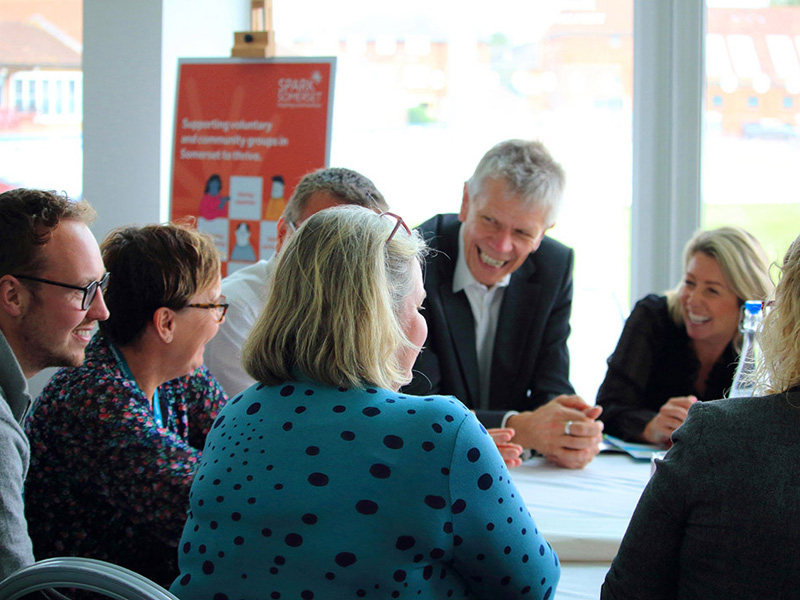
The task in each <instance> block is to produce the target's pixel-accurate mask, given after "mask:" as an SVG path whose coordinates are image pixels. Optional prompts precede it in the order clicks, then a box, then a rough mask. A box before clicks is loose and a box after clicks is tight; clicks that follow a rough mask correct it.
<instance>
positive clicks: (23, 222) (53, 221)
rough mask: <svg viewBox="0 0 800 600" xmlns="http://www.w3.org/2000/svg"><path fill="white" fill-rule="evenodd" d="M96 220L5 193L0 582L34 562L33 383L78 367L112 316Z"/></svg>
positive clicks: (0, 262)
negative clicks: (42, 375)
mask: <svg viewBox="0 0 800 600" xmlns="http://www.w3.org/2000/svg"><path fill="white" fill-rule="evenodd" d="M93 218H94V210H93V209H92V208H91V207H90V206H89V205H88V204H87V203H86V202H72V201H70V200H69V199H68V198H65V197H62V196H58V195H56V194H53V193H51V192H45V191H40V190H29V189H16V190H11V191H9V192H5V193H3V194H0V580H2V579H3V578H4V577H6V576H8V575H10V574H11V573H13V572H14V571H16V570H18V569H20V568H21V567H24V566H26V565H28V564H30V563H32V562H33V552H32V549H31V542H30V539H29V537H28V530H27V525H26V522H25V517H24V512H23V484H24V481H25V476H26V474H27V470H28V463H29V458H30V448H29V444H28V440H27V438H26V437H25V434H24V432H23V430H22V428H21V427H20V423H21V421H22V419H23V417H24V416H25V413H26V411H27V410H28V407H29V405H30V396H29V395H28V385H27V381H26V379H28V378H30V377H33V376H34V375H35V374H36V373H38V372H39V371H41V370H42V369H44V368H46V367H59V366H79V365H80V364H81V363H82V362H83V359H84V349H85V348H86V345H87V344H88V343H89V340H90V339H91V336H92V332H93V330H94V328H95V325H96V323H97V322H98V321H103V320H105V319H107V318H108V309H107V308H106V305H105V302H104V300H103V294H102V290H103V289H105V286H106V283H107V281H108V274H107V273H106V272H105V268H104V267H103V260H102V258H101V256H100V250H99V248H98V246H97V242H96V241H95V239H94V236H93V235H92V233H91V231H90V230H89V227H88V224H89V223H90V222H91V221H92V219H93Z"/></svg>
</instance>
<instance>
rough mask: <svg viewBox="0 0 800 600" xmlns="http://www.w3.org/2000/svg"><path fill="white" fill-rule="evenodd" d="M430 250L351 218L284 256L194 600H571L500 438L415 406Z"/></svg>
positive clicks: (219, 444) (232, 416) (345, 215)
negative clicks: (405, 388)
mask: <svg viewBox="0 0 800 600" xmlns="http://www.w3.org/2000/svg"><path fill="white" fill-rule="evenodd" d="M424 252H425V247H424V243H423V242H422V240H421V238H420V237H419V236H418V235H417V234H416V232H411V231H409V229H408V228H407V227H406V225H405V223H403V221H402V220H401V219H400V218H399V217H395V216H394V215H390V214H384V215H381V216H378V215H377V214H376V213H374V212H372V211H370V210H368V209H364V208H360V207H349V206H348V207H337V208H332V209H329V210H325V211H322V212H320V213H317V214H316V215H314V216H312V217H311V218H310V219H308V220H307V221H306V222H304V224H303V225H302V226H301V227H300V228H299V229H298V231H297V233H296V234H295V235H294V236H293V237H292V238H291V239H290V241H289V243H288V244H287V246H286V247H285V248H284V249H283V251H282V253H281V257H280V260H279V263H278V265H277V267H276V271H275V275H274V279H273V286H272V292H271V294H270V297H269V299H268V301H267V305H266V307H265V309H264V311H263V312H262V314H261V316H260V317H259V320H258V321H257V323H256V326H255V329H254V331H253V334H252V335H251V337H250V339H249V340H248V341H247V343H246V345H245V348H244V354H243V355H244V366H245V368H246V370H247V371H248V372H249V373H250V375H251V376H252V377H253V378H254V379H255V380H256V381H258V382H260V383H257V384H256V385H254V386H252V387H250V388H249V389H247V390H246V391H244V392H243V393H242V394H240V395H239V396H237V397H235V398H233V399H232V400H231V401H230V402H229V403H228V405H227V406H225V408H224V409H223V410H222V411H221V412H220V415H219V417H218V418H217V420H216V422H215V423H214V426H213V427H212V429H211V432H210V433H209V436H208V439H207V442H206V447H205V450H204V452H203V458H202V462H201V465H200V468H199V470H198V472H197V475H196V478H195V481H194V484H193V486H192V491H191V494H190V512H189V519H188V520H187V523H186V527H185V529H184V532H183V536H182V538H181V543H180V545H179V548H178V560H179V567H180V575H179V576H178V578H177V579H176V580H175V582H174V583H173V585H172V587H171V591H172V592H173V593H174V594H176V595H177V596H179V597H180V598H181V599H182V600H201V599H207V600H225V599H230V600H233V599H236V600H239V599H259V600H262V599H288V598H292V599H294V598H300V599H303V600H310V599H332V598H430V599H432V598H436V599H438V598H491V599H500V598H525V599H546V598H552V597H553V596H554V594H555V590H556V584H557V583H558V578H559V574H560V566H559V561H558V558H557V556H556V555H555V553H554V552H553V550H552V548H551V547H550V546H549V544H548V543H547V542H546V541H545V540H544V538H543V537H542V535H541V533H540V532H539V531H538V530H537V528H536V524H535V523H534V521H533V519H532V517H531V515H530V514H529V513H528V510H527V508H526V506H525V503H524V501H523V499H522V497H521V496H520V494H519V492H518V491H517V489H516V487H515V486H514V483H513V482H512V480H511V478H510V476H509V473H508V470H507V469H506V466H505V465H504V463H503V459H502V457H501V456H500V454H499V452H498V450H497V447H496V446H495V444H494V442H493V441H492V439H491V437H490V436H489V435H488V434H487V432H486V430H485V429H484V428H483V427H482V426H481V425H480V424H479V423H478V421H477V420H476V419H475V417H474V416H473V415H472V414H471V413H470V411H469V410H467V409H466V408H465V407H464V405H463V404H461V403H460V402H459V401H458V400H456V399H455V398H452V397H443V396H431V397H417V396H408V395H402V394H399V393H398V392H397V390H398V389H399V388H400V386H401V385H403V384H405V383H407V382H408V381H410V380H411V367H412V366H413V364H414V360H415V358H416V356H417V354H418V353H419V351H420V348H421V346H422V345H423V343H424V341H425V337H426V335H427V328H426V325H425V320H424V319H423V317H422V316H421V315H420V314H419V309H420V307H421V305H422V301H423V299H424V295H425V291H424V288H423V285H422V272H421V267H420V264H421V260H422V258H423V254H424Z"/></svg>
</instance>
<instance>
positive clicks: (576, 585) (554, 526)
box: [511, 453, 650, 600]
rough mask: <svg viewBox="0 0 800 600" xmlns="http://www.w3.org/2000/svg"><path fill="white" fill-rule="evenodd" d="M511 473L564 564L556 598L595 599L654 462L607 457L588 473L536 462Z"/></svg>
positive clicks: (599, 458) (594, 463)
mask: <svg viewBox="0 0 800 600" xmlns="http://www.w3.org/2000/svg"><path fill="white" fill-rule="evenodd" d="M511 475H512V477H513V479H514V483H515V484H516V486H517V488H518V489H519V491H520V493H521V494H522V496H523V498H525V503H526V504H527V505H528V508H529V509H530V511H531V515H533V519H534V521H536V525H537V527H538V528H539V530H540V531H541V532H542V534H543V535H544V537H545V539H546V540H547V541H548V542H550V544H551V545H552V546H553V548H554V549H555V551H556V553H557V554H558V557H559V559H560V560H561V567H562V571H561V582H560V583H559V585H558V591H557V594H556V597H557V598H558V600H587V599H589V598H592V599H597V598H598V597H599V593H600V586H601V584H602V582H603V579H604V578H605V574H606V572H607V571H608V567H609V566H610V565H611V560H612V559H613V558H614V556H616V554H617V550H618V549H619V544H620V541H622V536H623V535H624V534H625V530H626V529H627V527H628V522H629V521H630V518H631V515H632V514H633V510H634V508H636V503H637V502H638V501H639V496H640V495H641V493H642V490H643V489H644V486H645V485H647V482H648V480H649V479H650V463H649V462H648V461H637V460H634V459H633V458H631V457H629V456H628V455H627V454H616V453H603V454H600V455H599V456H597V457H596V458H595V459H594V460H593V461H592V462H591V463H589V464H588V465H587V466H586V467H585V468H584V469H581V470H573V469H562V468H559V467H555V466H552V465H551V464H550V463H548V462H547V461H546V460H544V459H542V458H534V459H532V460H530V461H527V462H526V463H525V464H524V465H523V466H521V467H518V468H516V469H513V470H512V471H511Z"/></svg>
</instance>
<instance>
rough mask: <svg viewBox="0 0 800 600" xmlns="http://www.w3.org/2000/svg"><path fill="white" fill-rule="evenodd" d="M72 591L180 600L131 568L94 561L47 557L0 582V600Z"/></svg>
mask: <svg viewBox="0 0 800 600" xmlns="http://www.w3.org/2000/svg"><path fill="white" fill-rule="evenodd" d="M54 588H72V589H79V590H88V591H90V592H96V593H98V594H104V595H106V596H108V597H109V598H114V599H115V600H178V598H176V597H175V596H173V595H172V594H170V593H169V592H168V591H167V590H165V589H164V588H162V587H161V586H160V585H158V584H156V583H154V582H152V581H150V580H149V579H147V578H146V577H144V576H142V575H139V574H138V573H134V572H133V571H131V570H130V569H126V568H124V567H120V566H118V565H114V564H111V563H108V562H105V561H102V560H96V559H93V558H77V557H71V556H70V557H63V558H48V559H46V560H42V561H39V562H37V563H34V564H32V565H30V566H27V567H25V568H22V569H20V570H19V571H17V572H16V573H13V574H12V575H9V576H8V577H6V578H5V579H4V580H3V581H2V582H0V600H17V598H22V597H24V596H25V595H27V594H30V593H32V592H37V591H39V590H46V589H54Z"/></svg>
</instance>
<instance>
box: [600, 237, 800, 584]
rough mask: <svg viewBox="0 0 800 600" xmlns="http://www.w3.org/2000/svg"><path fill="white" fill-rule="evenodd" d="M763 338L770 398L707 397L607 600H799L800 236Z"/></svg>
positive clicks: (679, 435) (651, 489)
mask: <svg viewBox="0 0 800 600" xmlns="http://www.w3.org/2000/svg"><path fill="white" fill-rule="evenodd" d="M781 273H782V277H781V280H780V282H779V283H778V285H777V288H776V290H775V295H774V301H773V303H772V305H771V309H769V310H768V312H767V315H766V317H765V319H764V323H763V327H762V330H761V333H760V344H761V349H762V354H763V361H762V364H761V366H760V369H759V373H758V378H757V379H758V383H759V385H760V386H761V389H764V390H765V391H767V392H768V393H769V395H766V396H763V397H756V398H730V399H726V400H716V401H713V402H706V403H702V402H698V403H696V404H694V405H693V406H692V407H691V409H690V410H689V416H688V417H687V419H686V421H685V422H684V423H683V425H682V426H681V427H679V428H678V429H677V430H676V431H675V432H674V433H673V436H672V441H673V444H674V445H673V446H672V449H671V450H670V451H669V453H668V454H667V456H666V457H665V459H664V460H663V461H658V463H657V468H656V472H655V474H654V476H653V478H652V480H651V481H650V483H649V484H648V486H647V487H646V488H645V490H644V492H643V494H642V497H641V499H640V500H639V504H638V506H637V507H636V511H635V512H634V514H633V517H632V519H631V522H630V525H629V526H628V531H627V532H626V533H625V537H624V538H623V540H622V544H621V546H620V549H619V553H618V554H617V556H616V558H615V559H614V562H613V563H612V565H611V569H610V570H609V572H608V574H607V575H606V580H605V583H604V585H603V589H602V594H601V598H602V599H603V600H629V599H634V598H642V599H645V598H646V599H647V600H658V599H666V598H676V599H677V598H703V599H713V598H725V599H726V600H730V599H737V598H742V599H745V598H747V599H749V598H770V599H773V600H774V599H779V598H796V597H797V590H798V589H800V555H799V554H798V552H797V549H798V547H800V546H799V544H798V541H800V494H798V481H800V462H799V461H798V453H800V437H798V431H800V342H798V340H800V237H798V238H797V239H796V240H795V241H794V242H793V243H792V245H791V247H790V248H789V250H788V252H787V254H786V257H785V258H784V261H783V265H782V266H781Z"/></svg>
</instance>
